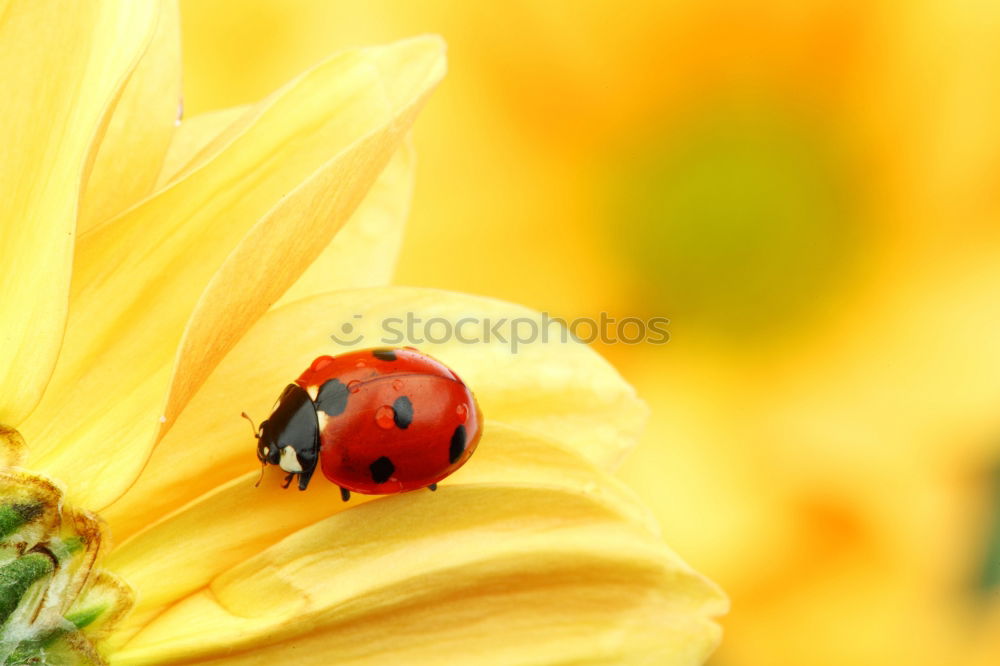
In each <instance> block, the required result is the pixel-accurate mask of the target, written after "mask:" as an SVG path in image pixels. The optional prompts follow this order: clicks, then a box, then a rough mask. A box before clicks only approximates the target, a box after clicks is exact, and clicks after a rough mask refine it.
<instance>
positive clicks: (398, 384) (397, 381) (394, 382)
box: [392, 379, 403, 391]
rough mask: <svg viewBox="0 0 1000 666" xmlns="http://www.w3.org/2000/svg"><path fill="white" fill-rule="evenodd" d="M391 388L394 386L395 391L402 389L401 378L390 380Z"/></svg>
mask: <svg viewBox="0 0 1000 666" xmlns="http://www.w3.org/2000/svg"><path fill="white" fill-rule="evenodd" d="M392 388H394V389H395V390H397V391H402V390H403V380H402V379H393V380H392Z"/></svg>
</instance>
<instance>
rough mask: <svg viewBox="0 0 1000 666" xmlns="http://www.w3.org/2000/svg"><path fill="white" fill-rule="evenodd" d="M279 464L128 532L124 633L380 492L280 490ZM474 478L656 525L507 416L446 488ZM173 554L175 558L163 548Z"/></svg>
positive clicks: (122, 554) (118, 566)
mask: <svg viewBox="0 0 1000 666" xmlns="http://www.w3.org/2000/svg"><path fill="white" fill-rule="evenodd" d="M258 470H259V468H258ZM279 471H280V470H275V469H274V468H271V469H269V470H268V472H267V474H265V475H264V479H263V482H262V483H261V485H260V487H254V482H255V481H256V480H257V477H258V474H259V471H251V472H248V473H247V474H245V475H243V476H241V477H238V478H236V479H234V480H232V481H230V482H228V483H225V484H222V485H220V486H219V487H218V488H216V489H214V490H212V491H209V492H207V493H206V494H204V495H203V496H201V497H198V498H196V499H194V500H193V501H191V502H189V503H188V504H187V505H186V506H184V507H182V508H181V509H178V510H176V511H175V512H174V513H172V514H169V515H167V516H164V517H162V518H159V519H157V518H152V517H147V518H146V520H147V523H148V526H147V527H146V528H145V529H143V530H142V531H140V532H138V533H136V534H135V535H133V536H132V537H129V538H126V539H125V541H124V542H123V543H122V544H121V546H120V547H119V548H118V549H116V551H115V552H114V553H113V554H112V558H111V560H112V563H111V565H110V567H109V568H111V569H113V570H114V571H115V572H117V573H118V574H120V575H121V576H123V577H124V578H125V579H126V580H128V581H129V583H131V584H132V585H134V586H135V587H136V589H139V590H141V595H140V596H141V599H140V602H139V606H137V608H136V611H135V612H134V613H133V615H132V616H131V617H130V619H129V620H128V621H127V628H126V629H125V635H127V632H128V630H129V629H128V628H133V627H134V628H138V627H141V626H142V625H143V624H144V623H145V622H146V621H147V620H148V619H149V618H150V617H151V616H153V615H155V614H156V613H158V612H159V611H160V610H162V608H163V607H164V606H165V605H167V604H169V603H171V602H173V601H175V600H176V599H178V598H181V597H183V596H186V595H188V594H190V593H192V592H194V591H195V590H197V589H198V588H199V587H201V586H204V585H207V584H208V583H209V582H210V581H211V580H212V579H213V578H214V577H215V576H217V575H219V574H220V573H222V572H223V571H225V569H226V568H228V567H231V566H235V565H236V564H237V563H239V562H241V561H242V560H244V559H246V558H248V557H251V556H252V555H253V554H254V553H257V552H259V551H260V550H262V549H263V548H265V547H267V546H268V545H270V544H272V543H274V542H275V541H277V540H278V539H280V538H281V537H283V536H285V535H287V534H289V533H290V532H292V531H294V530H296V529H299V528H302V527H305V526H307V525H310V524H312V523H314V522H316V521H319V520H322V519H323V518H325V517H326V516H329V515H330V514H331V513H335V512H340V511H343V510H345V509H346V508H349V507H352V506H354V505H355V504H356V503H359V502H361V503H363V502H369V501H372V499H374V498H372V497H366V496H360V495H356V496H355V497H354V499H352V500H351V502H350V503H348V504H344V503H343V502H341V500H340V491H339V489H338V488H337V487H336V486H334V485H333V484H331V483H327V482H326V481H325V479H321V478H318V479H316V480H315V481H314V483H313V484H312V485H311V486H310V488H309V490H308V497H306V496H305V495H304V494H301V493H299V492H297V491H294V490H293V491H286V490H282V489H281V487H280V475H279V474H278V472H279ZM469 484H488V485H498V486H505V487H510V486H519V487H536V488H557V489H561V490H565V491H567V492H570V493H572V494H579V495H585V496H586V497H588V498H590V499H591V500H592V501H594V502H597V503H600V504H601V505H602V506H603V507H605V509H606V510H607V511H609V512H611V513H614V514H615V515H616V516H618V519H619V520H622V521H624V522H628V523H630V524H633V525H634V526H635V528H636V529H639V530H641V531H643V532H645V533H648V534H651V535H652V534H655V533H656V531H657V528H656V524H655V522H654V521H653V520H652V518H651V517H650V515H649V513H648V512H647V511H646V510H645V509H644V508H643V507H642V506H641V505H640V504H639V503H638V502H637V501H636V499H635V497H634V496H633V495H632V493H631V492H629V491H628V490H627V488H625V487H624V486H623V485H622V484H621V483H620V482H618V481H616V480H615V479H613V478H611V477H609V476H607V475H604V474H602V473H601V472H600V471H598V470H596V469H595V468H594V467H593V466H592V465H591V464H590V463H588V462H587V461H585V460H584V459H582V458H580V457H579V456H578V455H576V454H575V453H573V452H572V451H568V450H566V449H564V448H563V447H561V446H559V445H558V444H555V443H553V442H551V441H549V440H546V439H542V438H540V437H537V436H534V435H531V434H529V433H525V432H523V431H520V430H517V429H516V428H509V427H504V426H503V425H502V424H500V423H492V424H489V425H488V426H487V429H486V432H485V433H484V435H483V439H482V441H481V442H480V444H479V448H478V449H477V451H476V454H475V456H474V457H473V459H472V461H470V462H469V463H468V464H466V465H465V466H464V467H463V468H462V469H461V470H459V471H458V472H457V473H456V474H454V475H453V476H452V477H449V478H448V479H446V480H445V481H444V482H443V483H442V484H441V487H442V488H445V487H450V486H453V485H469ZM428 493H429V491H428ZM130 494H131V493H130ZM413 496H414V495H413V494H410V495H409V497H413ZM114 508H115V507H112V512H111V515H110V516H109V518H111V524H112V526H113V527H114V528H116V529H117V527H116V526H117V524H118V519H119V518H120V517H121V514H120V513H118V514H116V513H115V512H114V511H113V509H114ZM136 510H137V511H139V512H140V514H142V512H141V510H139V509H138V508H137V509H136ZM178 535H183V537H182V539H181V540H182V541H183V543H184V547H183V548H172V546H171V544H174V543H176V542H177V540H178ZM170 551H172V552H171V554H170V556H169V557H167V556H165V555H164V554H165V553H167V552H170Z"/></svg>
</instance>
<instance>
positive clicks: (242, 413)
mask: <svg viewBox="0 0 1000 666" xmlns="http://www.w3.org/2000/svg"><path fill="white" fill-rule="evenodd" d="M240 416H242V417H243V418H245V419H246V420H247V421H250V427H251V428H253V436H254V437H255V438H256V439H260V432H259V431H258V430H257V426H255V425H254V424H253V419H251V418H250V417H249V416H247V413H246V412H241V413H240ZM261 473H262V474H263V470H261Z"/></svg>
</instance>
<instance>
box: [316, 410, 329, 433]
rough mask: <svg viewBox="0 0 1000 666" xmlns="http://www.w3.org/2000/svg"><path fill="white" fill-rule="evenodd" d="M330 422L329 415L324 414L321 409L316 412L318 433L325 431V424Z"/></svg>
mask: <svg viewBox="0 0 1000 666" xmlns="http://www.w3.org/2000/svg"><path fill="white" fill-rule="evenodd" d="M329 420H330V415H329V414H327V413H326V412H324V411H323V410H322V409H317V410H316V423H317V424H319V431H320V432H323V431H324V430H326V423H327V421H329Z"/></svg>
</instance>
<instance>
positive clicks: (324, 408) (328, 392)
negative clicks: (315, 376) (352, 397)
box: [316, 379, 350, 416]
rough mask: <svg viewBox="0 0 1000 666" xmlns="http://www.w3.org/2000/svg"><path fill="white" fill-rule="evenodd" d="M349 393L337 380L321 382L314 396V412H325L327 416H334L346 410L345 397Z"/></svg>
mask: <svg viewBox="0 0 1000 666" xmlns="http://www.w3.org/2000/svg"><path fill="white" fill-rule="evenodd" d="M349 393H350V391H349V390H348V389H347V386H346V385H345V384H343V383H342V382H341V381H340V380H339V379H329V380H327V381H325V382H323V385H322V386H321V387H320V388H319V395H317V396H316V410H317V411H320V412H326V414H327V415H328V416H336V415H337V414H340V413H342V412H343V411H344V410H345V409H347V396H348V394H349Z"/></svg>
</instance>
